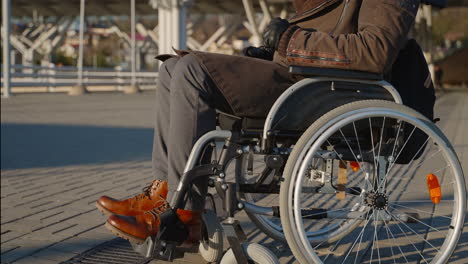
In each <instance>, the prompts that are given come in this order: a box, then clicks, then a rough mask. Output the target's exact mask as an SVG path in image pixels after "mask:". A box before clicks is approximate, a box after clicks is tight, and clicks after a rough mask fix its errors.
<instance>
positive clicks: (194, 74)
mask: <svg viewBox="0 0 468 264" xmlns="http://www.w3.org/2000/svg"><path fill="white" fill-rule="evenodd" d="M170 104H171V106H170V120H171V123H170V126H169V138H168V140H169V141H168V144H169V146H170V147H169V155H168V183H169V194H168V201H170V199H171V198H172V194H173V191H174V190H176V188H177V186H178V184H179V181H180V178H181V176H182V174H183V170H184V168H185V164H186V163H187V160H188V157H189V155H190V151H191V150H192V147H193V146H194V144H195V142H196V141H197V139H198V138H200V137H201V136H202V135H204V134H205V133H207V132H209V131H212V130H215V129H216V112H215V108H219V109H223V110H226V108H227V107H228V106H227V102H226V101H225V99H224V98H223V97H222V96H221V94H220V92H219V91H218V90H217V87H216V85H215V84H214V82H213V81H212V80H211V78H210V76H209V75H208V74H207V73H206V71H205V69H204V67H203V65H202V64H201V63H200V62H199V61H198V59H197V58H196V57H195V56H194V55H186V56H184V57H183V58H181V59H180V60H179V62H178V63H177V65H176V67H175V69H174V76H173V79H172V81H171V100H170ZM207 181H208V178H205V179H199V180H198V181H197V182H196V183H195V184H194V185H193V188H192V190H191V192H190V195H189V200H188V203H187V204H186V206H185V209H186V210H192V211H201V210H202V209H203V207H204V199H205V195H206V192H207V187H208V184H207V183H208V182H207Z"/></svg>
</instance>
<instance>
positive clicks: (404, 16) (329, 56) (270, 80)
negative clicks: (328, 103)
mask: <svg viewBox="0 0 468 264" xmlns="http://www.w3.org/2000/svg"><path fill="white" fill-rule="evenodd" d="M294 4H295V7H296V10H297V13H296V15H295V16H293V17H292V18H291V19H290V23H292V24H293V25H292V26H291V27H289V28H288V30H287V31H286V32H285V33H284V34H283V35H282V37H281V40H280V45H279V49H278V52H277V53H276V54H275V58H274V62H271V61H265V60H259V59H255V58H249V57H242V56H229V55H223V54H214V53H206V52H197V51H193V52H191V53H192V54H194V55H196V57H197V58H199V60H200V62H201V63H203V64H204V65H205V67H206V69H207V71H208V73H209V74H210V76H211V78H212V79H213V81H214V82H215V83H216V85H217V87H218V88H219V90H220V91H221V92H222V93H223V95H224V96H225V98H226V99H227V101H228V103H229V105H230V107H231V109H232V113H234V114H236V115H239V116H249V117H265V116H266V114H267V113H268V111H269V109H270V108H271V106H272V105H273V103H274V102H275V100H276V99H277V98H278V97H279V96H280V95H281V93H282V92H283V91H284V90H286V89H287V88H288V87H289V86H291V85H292V84H293V83H294V82H295V81H297V79H296V78H295V77H294V76H292V75H290V74H289V72H288V69H287V67H286V66H288V65H305V66H314V67H330V68H341V69H352V70H361V71H369V72H378V73H383V72H386V71H388V70H389V69H390V67H391V65H392V63H393V62H394V61H395V59H396V57H397V54H398V52H399V50H400V49H401V48H402V47H403V45H404V43H405V41H406V38H407V34H408V31H409V29H410V27H411V26H412V24H413V22H414V17H415V14H416V11H417V9H418V5H419V1H418V0H295V1H294Z"/></svg>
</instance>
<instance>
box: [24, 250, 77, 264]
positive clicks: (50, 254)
mask: <svg viewBox="0 0 468 264" xmlns="http://www.w3.org/2000/svg"><path fill="white" fill-rule="evenodd" d="M75 255H76V254H75V253H73V252H64V251H59V250H53V249H50V248H48V249H46V250H42V251H40V252H38V253H36V254H34V255H32V256H33V257H36V258H40V259H44V260H52V261H55V262H62V261H65V260H68V259H71V258H73V257H74V256H75Z"/></svg>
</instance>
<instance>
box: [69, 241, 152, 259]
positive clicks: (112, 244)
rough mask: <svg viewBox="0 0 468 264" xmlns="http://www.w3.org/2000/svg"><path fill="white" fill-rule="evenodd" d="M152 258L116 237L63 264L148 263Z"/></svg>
mask: <svg viewBox="0 0 468 264" xmlns="http://www.w3.org/2000/svg"><path fill="white" fill-rule="evenodd" d="M150 261H151V259H147V258H144V257H143V256H141V255H139V254H138V253H136V252H135V251H133V248H132V246H131V245H130V243H129V242H128V241H126V240H124V239H121V238H116V239H112V240H110V241H108V242H105V243H103V244H100V245H98V246H97V247H95V248H92V249H90V250H88V251H85V252H83V253H81V254H79V255H77V256H75V257H73V258H72V259H70V260H67V261H65V262H62V263H61V264H76V263H87V264H94V263H95V264H146V263H148V262H150Z"/></svg>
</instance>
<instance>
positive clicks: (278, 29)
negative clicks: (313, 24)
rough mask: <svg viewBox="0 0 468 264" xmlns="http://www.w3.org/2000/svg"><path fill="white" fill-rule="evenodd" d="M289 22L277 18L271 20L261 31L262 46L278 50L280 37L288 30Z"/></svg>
mask: <svg viewBox="0 0 468 264" xmlns="http://www.w3.org/2000/svg"><path fill="white" fill-rule="evenodd" d="M288 27H289V22H288V21H287V20H286V19H281V18H279V17H277V18H273V19H272V20H271V22H270V24H268V26H266V28H265V31H263V44H264V45H265V47H268V48H272V49H274V50H278V43H279V41H280V39H281V35H282V34H283V33H284V32H285V31H286V30H287V29H288Z"/></svg>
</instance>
